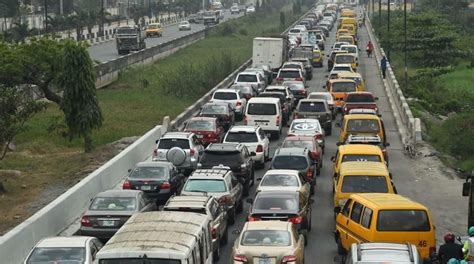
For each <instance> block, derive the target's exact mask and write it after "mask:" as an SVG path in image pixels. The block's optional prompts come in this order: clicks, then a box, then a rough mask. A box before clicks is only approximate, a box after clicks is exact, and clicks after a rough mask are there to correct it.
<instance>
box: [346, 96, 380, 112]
mask: <svg viewBox="0 0 474 264" xmlns="http://www.w3.org/2000/svg"><path fill="white" fill-rule="evenodd" d="M377 100H378V98H377V97H375V96H374V95H373V94H372V93H371V92H351V93H347V97H346V100H345V103H344V107H343V108H342V114H343V115H347V114H349V111H351V110H352V109H372V110H374V111H375V112H376V113H377V114H378V112H379V108H378V107H377V103H376V102H375V101H377Z"/></svg>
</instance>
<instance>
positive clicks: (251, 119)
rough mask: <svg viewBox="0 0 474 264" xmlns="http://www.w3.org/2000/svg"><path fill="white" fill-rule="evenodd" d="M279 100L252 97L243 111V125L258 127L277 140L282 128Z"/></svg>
mask: <svg viewBox="0 0 474 264" xmlns="http://www.w3.org/2000/svg"><path fill="white" fill-rule="evenodd" d="M282 121H283V120H282V113H281V105H280V99H278V98H270V97H253V98H251V99H250V100H249V102H248V104H247V109H246V111H245V119H244V123H245V125H249V126H260V127H261V128H262V129H263V130H264V131H265V132H268V133H271V134H272V137H274V138H279V137H280V134H281V128H282Z"/></svg>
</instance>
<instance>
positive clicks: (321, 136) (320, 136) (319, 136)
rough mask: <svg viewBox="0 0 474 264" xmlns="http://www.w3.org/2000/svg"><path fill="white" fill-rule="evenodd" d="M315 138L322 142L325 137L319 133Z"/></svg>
mask: <svg viewBox="0 0 474 264" xmlns="http://www.w3.org/2000/svg"><path fill="white" fill-rule="evenodd" d="M314 137H315V138H316V140H321V139H323V135H321V134H319V133H318V134H316V135H315V136H314Z"/></svg>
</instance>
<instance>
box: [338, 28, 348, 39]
mask: <svg viewBox="0 0 474 264" xmlns="http://www.w3.org/2000/svg"><path fill="white" fill-rule="evenodd" d="M343 35H348V36H350V35H351V34H350V33H349V30H347V29H344V28H341V29H339V30H337V32H336V39H337V38H339V37H340V36H343Z"/></svg>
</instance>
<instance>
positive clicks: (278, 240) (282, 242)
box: [240, 230, 291, 247]
mask: <svg viewBox="0 0 474 264" xmlns="http://www.w3.org/2000/svg"><path fill="white" fill-rule="evenodd" d="M240 244H241V245H242V246H252V247H258V246H264V247H287V246H289V245H291V239H290V232H288V231H280V230H247V231H245V232H244V233H243V234H242V241H241V243H240Z"/></svg>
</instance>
